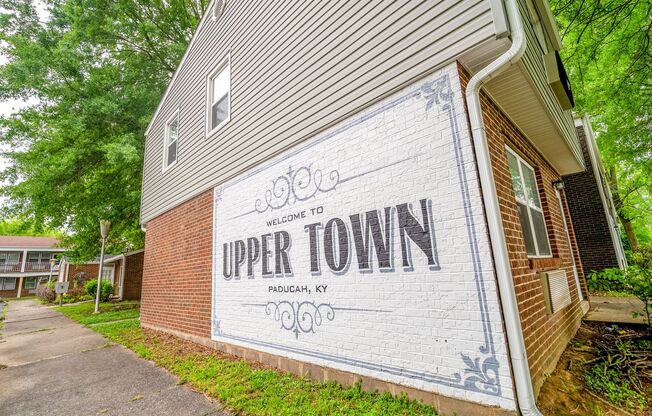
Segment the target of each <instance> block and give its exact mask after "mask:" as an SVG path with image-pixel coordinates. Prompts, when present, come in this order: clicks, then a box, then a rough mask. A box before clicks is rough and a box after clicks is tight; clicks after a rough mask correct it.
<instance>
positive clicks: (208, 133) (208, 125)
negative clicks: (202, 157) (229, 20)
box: [206, 52, 233, 139]
mask: <svg viewBox="0 0 652 416" xmlns="http://www.w3.org/2000/svg"><path fill="white" fill-rule="evenodd" d="M227 66H228V67H229V72H231V71H232V69H233V68H231V52H228V53H227V54H226V56H225V57H224V58H222V59H221V60H220V62H219V64H217V65H216V66H215V67H213V69H212V70H211V71H210V72H209V73H208V75H207V76H206V139H208V138H210V137H211V136H213V135H214V134H215V133H217V131H218V130H220V129H221V128H222V127H224V125H226V124H227V123H228V122H229V121H231V103H232V102H233V95H232V94H231V75H233V73H232V72H231V73H230V74H229V116H228V117H227V118H226V119H225V120H224V121H222V122H221V123H220V124H218V125H217V126H215V128H214V129H211V108H212V105H213V103H212V98H213V88H212V85H211V81H212V80H213V78H215V76H216V75H217V74H219V73H220V71H221V70H223V69H224V68H226V67H227Z"/></svg>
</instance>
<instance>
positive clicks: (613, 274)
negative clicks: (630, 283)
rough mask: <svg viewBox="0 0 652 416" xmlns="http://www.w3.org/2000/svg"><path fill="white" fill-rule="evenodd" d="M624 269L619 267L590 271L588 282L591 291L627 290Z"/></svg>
mask: <svg viewBox="0 0 652 416" xmlns="http://www.w3.org/2000/svg"><path fill="white" fill-rule="evenodd" d="M623 277H624V276H623V271H622V270H620V269H617V268H613V269H604V270H602V271H600V272H597V271H595V270H593V271H591V273H589V278H588V280H587V284H588V286H589V291H590V292H622V291H623V290H625V285H624V283H623Z"/></svg>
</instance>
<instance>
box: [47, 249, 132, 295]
mask: <svg viewBox="0 0 652 416" xmlns="http://www.w3.org/2000/svg"><path fill="white" fill-rule="evenodd" d="M143 259H144V250H135V251H130V252H128V253H124V254H109V255H107V256H106V257H105V259H104V266H103V267H102V280H104V281H106V282H109V283H111V284H112V285H113V297H114V298H116V299H118V300H139V299H140V294H141V288H142V283H143ZM99 269H100V261H99V257H98V258H96V259H94V260H93V261H89V262H86V263H80V264H72V263H70V262H69V260H68V259H67V258H64V259H62V261H61V264H60V265H59V272H58V280H59V281H60V282H70V283H69V288H70V289H73V288H74V287H76V286H78V285H83V284H84V283H86V281H88V280H92V279H97V275H98V271H99Z"/></svg>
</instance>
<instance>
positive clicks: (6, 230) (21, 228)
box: [0, 220, 61, 237]
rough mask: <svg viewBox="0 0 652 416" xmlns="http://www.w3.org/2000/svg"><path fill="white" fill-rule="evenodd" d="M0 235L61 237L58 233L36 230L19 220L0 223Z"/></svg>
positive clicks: (31, 225) (41, 229)
mask: <svg viewBox="0 0 652 416" xmlns="http://www.w3.org/2000/svg"><path fill="white" fill-rule="evenodd" d="M0 235H19V236H33V237H61V235H60V233H57V232H55V231H52V230H47V229H43V228H40V229H39V228H36V227H34V225H33V224H30V223H26V222H23V221H20V220H4V221H0Z"/></svg>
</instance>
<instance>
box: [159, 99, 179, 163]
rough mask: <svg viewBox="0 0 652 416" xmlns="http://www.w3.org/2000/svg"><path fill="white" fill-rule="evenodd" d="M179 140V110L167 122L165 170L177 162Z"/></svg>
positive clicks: (164, 151)
mask: <svg viewBox="0 0 652 416" xmlns="http://www.w3.org/2000/svg"><path fill="white" fill-rule="evenodd" d="M178 141H179V112H178V111H177V112H176V113H175V114H174V115H173V116H172V118H170V120H168V122H167V123H166V124H165V148H164V150H163V170H166V169H167V168H169V167H170V166H172V165H174V164H175V163H176V162H177V143H178Z"/></svg>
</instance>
